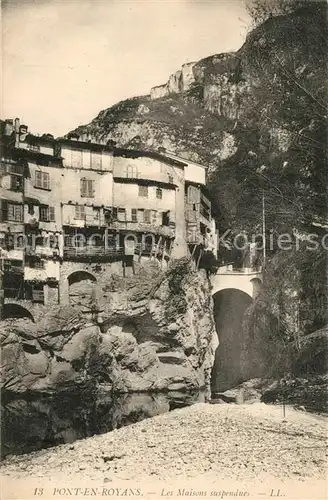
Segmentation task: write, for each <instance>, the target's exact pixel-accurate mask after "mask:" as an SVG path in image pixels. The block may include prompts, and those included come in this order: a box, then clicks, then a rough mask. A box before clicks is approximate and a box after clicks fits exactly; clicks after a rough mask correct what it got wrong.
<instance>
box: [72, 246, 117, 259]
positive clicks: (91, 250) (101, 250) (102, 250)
mask: <svg viewBox="0 0 328 500" xmlns="http://www.w3.org/2000/svg"><path fill="white" fill-rule="evenodd" d="M123 255H124V248H123V247H119V248H118V247H104V246H101V247H96V246H85V247H66V248H64V258H67V259H69V258H77V257H79V258H82V257H106V256H107V257H113V258H115V257H120V256H123Z"/></svg>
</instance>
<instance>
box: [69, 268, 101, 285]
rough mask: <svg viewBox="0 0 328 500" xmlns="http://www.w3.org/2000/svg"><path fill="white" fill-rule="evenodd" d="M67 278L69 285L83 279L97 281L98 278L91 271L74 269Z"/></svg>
mask: <svg viewBox="0 0 328 500" xmlns="http://www.w3.org/2000/svg"><path fill="white" fill-rule="evenodd" d="M67 280H68V285H69V286H71V285H73V284H74V283H78V282H79V281H83V280H90V281H97V278H96V277H95V276H94V275H93V274H92V273H90V272H89V271H74V272H73V273H71V274H69V275H68V276H67Z"/></svg>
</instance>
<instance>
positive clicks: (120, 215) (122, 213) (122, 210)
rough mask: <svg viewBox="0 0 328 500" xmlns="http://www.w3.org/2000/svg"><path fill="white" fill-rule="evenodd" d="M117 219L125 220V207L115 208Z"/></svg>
mask: <svg viewBox="0 0 328 500" xmlns="http://www.w3.org/2000/svg"><path fill="white" fill-rule="evenodd" d="M117 220H119V221H121V222H125V221H126V211H125V208H119V209H118V210H117Z"/></svg>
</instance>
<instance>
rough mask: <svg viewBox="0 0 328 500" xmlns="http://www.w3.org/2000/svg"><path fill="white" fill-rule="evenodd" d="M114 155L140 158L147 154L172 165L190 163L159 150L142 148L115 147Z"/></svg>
mask: <svg viewBox="0 0 328 500" xmlns="http://www.w3.org/2000/svg"><path fill="white" fill-rule="evenodd" d="M114 156H125V157H126V158H139V157H145V156H146V157H148V158H154V160H159V161H162V162H165V163H169V164H170V165H175V166H177V167H186V166H187V165H188V164H187V163H186V161H182V159H181V158H180V159H175V158H171V157H169V156H167V155H166V154H165V153H164V154H162V153H159V152H157V151H147V150H141V149H140V150H139V149H125V148H115V149H114Z"/></svg>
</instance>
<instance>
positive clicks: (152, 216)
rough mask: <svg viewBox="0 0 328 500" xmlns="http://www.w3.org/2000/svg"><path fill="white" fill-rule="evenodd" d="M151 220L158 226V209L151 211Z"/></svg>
mask: <svg viewBox="0 0 328 500" xmlns="http://www.w3.org/2000/svg"><path fill="white" fill-rule="evenodd" d="M151 222H152V224H154V226H156V224H157V212H156V210H152V211H151Z"/></svg>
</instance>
